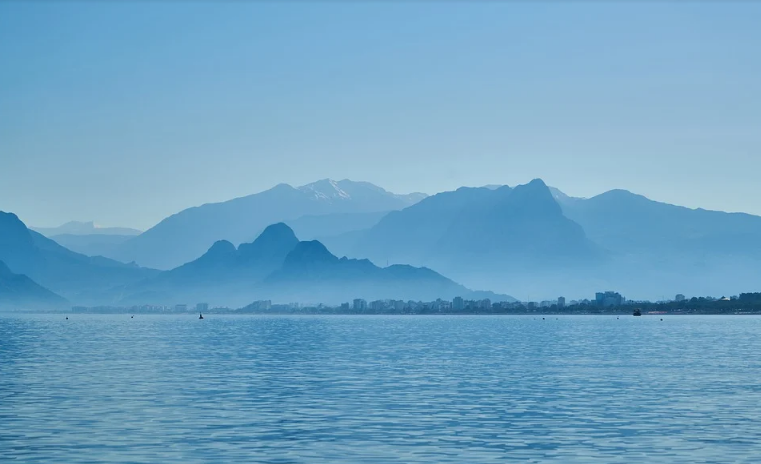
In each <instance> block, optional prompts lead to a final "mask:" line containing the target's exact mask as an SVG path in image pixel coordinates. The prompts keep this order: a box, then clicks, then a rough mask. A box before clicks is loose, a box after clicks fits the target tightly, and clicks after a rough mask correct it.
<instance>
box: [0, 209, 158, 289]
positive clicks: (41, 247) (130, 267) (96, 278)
mask: <svg viewBox="0 0 761 464" xmlns="http://www.w3.org/2000/svg"><path fill="white" fill-rule="evenodd" d="M0 261H3V262H4V263H5V264H6V265H7V267H8V268H9V269H10V270H11V271H12V272H14V273H16V274H24V275H26V276H28V277H29V278H30V279H33V280H34V281H35V282H36V283H38V284H40V285H42V286H44V287H45V288H48V289H50V290H52V291H54V292H56V293H58V294H60V295H62V296H64V297H66V298H68V299H69V300H72V301H74V302H84V301H100V302H103V301H108V299H109V298H111V296H113V294H110V293H109V292H111V291H112V290H113V289H114V288H115V287H119V286H121V285H125V284H128V283H132V282H136V281H138V280H142V279H144V278H147V277H150V276H152V275H154V274H155V272H156V271H154V270H152V269H145V268H141V267H138V266H136V265H134V264H123V263H120V262H117V261H114V260H111V259H107V258H103V257H88V256H84V255H81V254H79V253H74V252H73V251H70V250H68V249H66V248H64V247H62V246H61V245H59V244H57V243H56V242H54V241H53V240H50V239H48V238H46V237H44V236H42V235H41V234H39V233H37V232H35V231H32V230H29V229H28V228H27V227H26V225H25V224H24V223H23V222H22V221H21V220H20V219H19V218H18V217H17V216H16V215H15V214H12V213H5V212H2V211H0ZM114 291H115V290H114ZM109 294H110V295H111V296H109Z"/></svg>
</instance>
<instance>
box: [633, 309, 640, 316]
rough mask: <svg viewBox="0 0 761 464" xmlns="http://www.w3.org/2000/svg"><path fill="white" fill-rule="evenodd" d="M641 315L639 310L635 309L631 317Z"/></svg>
mask: <svg viewBox="0 0 761 464" xmlns="http://www.w3.org/2000/svg"><path fill="white" fill-rule="evenodd" d="M641 315H642V313H641V312H640V310H639V309H635V310H634V314H633V316H641Z"/></svg>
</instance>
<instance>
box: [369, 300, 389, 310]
mask: <svg viewBox="0 0 761 464" xmlns="http://www.w3.org/2000/svg"><path fill="white" fill-rule="evenodd" d="M385 306H386V305H385V304H383V301H381V300H376V301H371V302H370V309H371V310H373V311H383V308H384V307H385Z"/></svg>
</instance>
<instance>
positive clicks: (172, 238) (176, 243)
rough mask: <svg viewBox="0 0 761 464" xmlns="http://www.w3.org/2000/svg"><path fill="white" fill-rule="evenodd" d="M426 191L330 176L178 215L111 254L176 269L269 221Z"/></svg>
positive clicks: (412, 198)
mask: <svg viewBox="0 0 761 464" xmlns="http://www.w3.org/2000/svg"><path fill="white" fill-rule="evenodd" d="M422 197H424V195H423V194H410V195H398V194H394V193H391V192H387V191H386V190H384V189H382V188H380V187H377V186H375V185H373V184H370V183H367V182H353V181H349V180H342V181H333V180H329V179H325V180H322V181H317V182H314V183H311V184H307V185H304V186H301V187H291V186H290V185H287V184H279V185H277V186H275V187H273V188H271V189H269V190H266V191H264V192H260V193H257V194H253V195H249V196H246V197H241V198H236V199H233V200H229V201H225V202H222V203H210V204H206V205H202V206H198V207H193V208H189V209H186V210H183V211H181V212H179V213H177V214H174V215H172V216H170V217H168V218H166V219H164V220H163V221H161V222H160V223H159V224H157V225H156V226H154V227H152V228H151V229H149V230H147V231H145V232H144V233H142V234H141V235H139V236H137V237H135V238H133V239H131V240H128V241H126V242H125V243H123V244H121V245H120V246H118V247H117V248H116V249H115V250H113V251H112V252H111V253H110V254H109V255H108V256H109V257H111V258H114V259H117V260H120V261H123V262H131V261H135V262H138V263H140V264H141V265H144V266H150V267H155V268H159V269H172V268H175V267H177V266H179V265H181V264H183V263H186V262H188V261H191V260H192V259H194V258H196V257H198V256H200V255H201V254H202V253H203V252H204V251H205V250H206V248H207V247H208V246H209V245H208V244H209V243H213V242H215V241H218V240H227V241H229V242H231V243H233V244H236V243H245V242H248V241H250V240H252V239H253V238H254V237H256V234H258V233H259V231H261V230H263V229H264V228H265V227H266V226H267V225H269V224H274V223H278V222H285V221H293V220H296V219H298V218H300V217H302V216H305V215H327V214H339V213H344V214H345V213H349V214H354V213H373V212H384V211H392V210H398V209H402V208H405V207H407V206H410V205H412V204H414V203H415V202H417V201H419V200H420V199H421V198H422Z"/></svg>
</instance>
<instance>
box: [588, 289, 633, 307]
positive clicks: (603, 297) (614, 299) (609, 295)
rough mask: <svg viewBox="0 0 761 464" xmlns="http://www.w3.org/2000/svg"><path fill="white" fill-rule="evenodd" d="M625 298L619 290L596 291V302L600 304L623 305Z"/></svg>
mask: <svg viewBox="0 0 761 464" xmlns="http://www.w3.org/2000/svg"><path fill="white" fill-rule="evenodd" d="M624 301H626V300H625V298H624V297H622V296H621V294H620V293H618V292H611V291H607V292H598V293H595V303H596V304H597V305H598V306H621V305H622V304H624Z"/></svg>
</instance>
